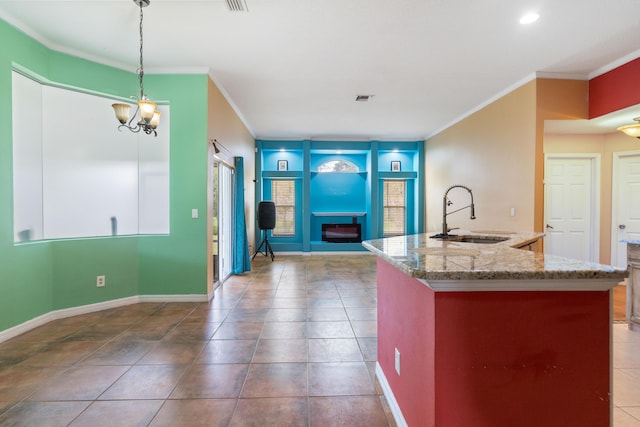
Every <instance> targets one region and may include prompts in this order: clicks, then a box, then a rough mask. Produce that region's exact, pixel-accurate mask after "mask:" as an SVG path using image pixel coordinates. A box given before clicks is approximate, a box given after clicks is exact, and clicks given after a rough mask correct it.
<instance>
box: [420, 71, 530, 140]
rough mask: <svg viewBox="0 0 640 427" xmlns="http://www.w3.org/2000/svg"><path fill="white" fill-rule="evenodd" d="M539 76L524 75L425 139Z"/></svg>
mask: <svg viewBox="0 0 640 427" xmlns="http://www.w3.org/2000/svg"><path fill="white" fill-rule="evenodd" d="M537 77H538V76H537V74H536V73H531V74H529V75H528V76H526V77H524V78H523V79H521V80H518V81H517V82H515V83H513V84H512V85H510V86H507V87H506V88H504V89H502V90H501V91H500V92H498V93H496V94H495V95H493V96H492V97H490V98H488V99H487V100H485V101H483V102H482V103H480V104H478V105H477V106H475V107H474V108H472V109H471V110H469V111H467V112H466V113H463V114H462V115H461V116H458V117H457V118H455V119H453V120H452V121H450V122H449V123H447V124H446V125H444V126H442V127H440V128H438V129H436V130H435V131H433V132H431V133H429V134H427V136H425V137H424V139H425V140H426V139H429V138H431V137H433V136H435V135H437V134H439V133H440V132H442V131H444V130H446V129H449V128H450V127H451V126H453V125H455V124H456V123H458V122H461V121H462V120H464V119H466V118H467V117H469V116H471V115H472V114H474V113H477V112H478V111H480V110H482V109H483V108H484V107H486V106H487V105H489V104H491V103H493V102H495V101H497V100H498V99H500V98H502V97H504V96H506V95H508V94H509V93H511V92H513V91H514V90H516V89H518V88H519V87H520V86H523V85H525V84H527V83H529V82H530V81H531V80H535V79H536V78H537Z"/></svg>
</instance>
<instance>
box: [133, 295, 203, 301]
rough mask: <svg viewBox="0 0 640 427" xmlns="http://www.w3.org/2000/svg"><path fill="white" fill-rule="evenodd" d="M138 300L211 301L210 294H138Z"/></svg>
mask: <svg viewBox="0 0 640 427" xmlns="http://www.w3.org/2000/svg"><path fill="white" fill-rule="evenodd" d="M138 302H209V296H208V295H198V294H189V295H138Z"/></svg>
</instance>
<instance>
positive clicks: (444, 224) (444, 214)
mask: <svg viewBox="0 0 640 427" xmlns="http://www.w3.org/2000/svg"><path fill="white" fill-rule="evenodd" d="M454 188H464V189H465V190H467V191H468V192H469V195H470V196H471V204H470V205H468V206H465V207H462V208H460V209H456V210H455V211H452V212H449V213H447V200H448V199H447V195H448V194H449V191H451V190H453V189H454ZM465 208H471V219H476V214H475V206H474V203H473V192H472V191H471V189H470V188H469V187H467V186H464V185H459V184H456V185H452V186H451V187H449V188H447V191H445V192H444V196H443V197H442V235H443V236H448V235H449V229H448V227H447V215H449V214H452V213H454V212H458V211H460V210H462V209H465Z"/></svg>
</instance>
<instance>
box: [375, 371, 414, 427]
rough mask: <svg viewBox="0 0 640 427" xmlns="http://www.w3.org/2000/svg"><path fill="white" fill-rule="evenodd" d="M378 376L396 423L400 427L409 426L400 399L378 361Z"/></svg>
mask: <svg viewBox="0 0 640 427" xmlns="http://www.w3.org/2000/svg"><path fill="white" fill-rule="evenodd" d="M376 378H378V383H380V388H381V389H382V394H384V398H385V399H387V404H388V405H389V409H390V410H391V414H392V415H393V419H394V421H395V422H396V425H397V426H398V427H408V424H407V421H406V420H405V419H404V416H403V415H402V411H401V410H400V406H399V405H398V401H397V400H396V398H395V396H394V395H393V391H392V390H391V386H390V385H389V382H388V381H387V377H385V376H384V372H383V371H382V367H381V366H380V363H378V362H376Z"/></svg>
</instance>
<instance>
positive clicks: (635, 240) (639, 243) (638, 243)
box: [620, 239, 640, 245]
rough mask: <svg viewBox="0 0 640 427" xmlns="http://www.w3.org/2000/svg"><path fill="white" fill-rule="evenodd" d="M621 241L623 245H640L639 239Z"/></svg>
mask: <svg viewBox="0 0 640 427" xmlns="http://www.w3.org/2000/svg"><path fill="white" fill-rule="evenodd" d="M620 241H621V242H622V243H629V244H631V245H640V240H638V239H622V240H620Z"/></svg>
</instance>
